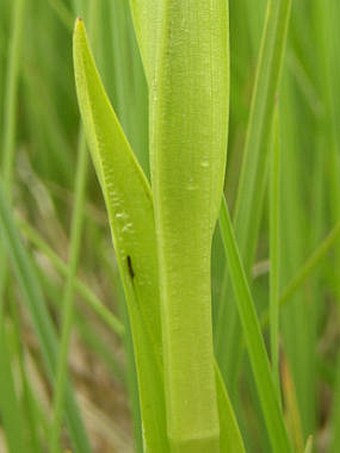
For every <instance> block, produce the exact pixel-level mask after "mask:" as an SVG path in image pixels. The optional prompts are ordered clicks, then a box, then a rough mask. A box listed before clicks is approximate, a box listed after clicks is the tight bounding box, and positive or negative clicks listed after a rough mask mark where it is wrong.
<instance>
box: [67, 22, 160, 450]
mask: <svg viewBox="0 0 340 453" xmlns="http://www.w3.org/2000/svg"><path fill="white" fill-rule="evenodd" d="M74 64H75V75H76V86H77V93H78V99H79V104H80V109H81V113H82V118H83V122H84V127H85V131H86V134H87V140H88V143H89V147H90V151H91V155H92V159H93V162H94V164H95V167H96V171H97V175H98V177H99V180H100V183H101V186H102V190H103V194H104V198H105V201H106V205H107V210H108V213H109V219H110V226H111V231H112V237H113V241H114V246H115V250H116V255H117V261H118V265H119V269H120V274H121V276H122V281H123V286H124V290H125V295H126V302H127V305H128V310H129V316H130V324H131V331H132V336H133V342H134V352H135V360H136V368H137V373H138V383H139V396H140V404H141V413H142V420H143V432H144V442H145V446H146V448H148V449H150V450H151V451H160V449H161V450H162V449H164V451H166V448H167V447H166V445H167V437H166V424H165V408H164V393H163V384H162V381H163V378H162V375H161V369H162V368H161V363H162V358H161V326H160V315H159V305H158V304H159V294H158V277H157V274H156V273H155V272H157V261H156V260H157V254H156V250H155V247H156V244H155V241H154V233H153V232H154V219H153V215H152V198H151V192H150V189H149V185H148V182H147V180H146V178H145V176H144V174H143V172H142V170H141V168H140V166H139V165H138V163H137V161H136V158H135V157H134V155H133V152H132V150H131V148H130V146H129V144H128V142H127V140H126V138H125V136H124V133H123V131H122V129H121V126H120V124H119V122H118V120H117V117H116V115H115V113H114V112H113V110H112V108H111V105H110V103H109V101H108V98H107V96H106V94H105V91H104V88H103V86H102V84H101V82H100V78H99V74H98V72H97V70H96V67H95V64H94V61H93V57H92V55H91V54H90V51H89V48H88V43H87V38H86V34H85V28H84V25H83V22H82V21H81V20H77V23H76V26H75V32H74ZM155 402H156V403H155Z"/></svg>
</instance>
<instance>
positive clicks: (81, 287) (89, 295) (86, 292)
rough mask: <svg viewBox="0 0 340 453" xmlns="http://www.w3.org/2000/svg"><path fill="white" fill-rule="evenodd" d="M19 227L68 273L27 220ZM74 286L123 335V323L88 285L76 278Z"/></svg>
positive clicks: (64, 272) (108, 323)
mask: <svg viewBox="0 0 340 453" xmlns="http://www.w3.org/2000/svg"><path fill="white" fill-rule="evenodd" d="M20 227H21V230H22V232H23V234H24V235H25V236H26V237H27V239H28V240H29V241H30V242H31V243H32V244H34V245H35V246H36V247H37V248H38V249H39V250H40V251H41V252H42V253H44V255H46V257H47V258H48V259H49V260H50V262H51V263H52V265H53V267H54V268H55V269H56V270H57V271H58V272H59V273H60V274H61V275H62V276H63V277H67V275H68V266H67V264H66V263H65V262H64V261H63V260H62V259H61V258H60V257H59V256H58V255H57V254H56V253H55V252H54V251H53V250H52V249H51V247H50V246H49V245H48V244H47V243H46V242H45V241H44V239H43V238H42V237H41V236H40V235H39V234H38V232H37V231H36V230H34V229H33V228H32V227H31V226H30V225H29V224H28V223H27V222H25V221H24V220H21V222H20ZM74 287H75V289H76V291H77V292H78V293H79V295H80V296H81V297H82V298H83V299H84V300H85V301H86V302H87V303H88V304H89V307H91V309H92V310H93V311H94V313H96V314H97V316H98V317H99V318H100V319H101V320H102V321H103V322H104V323H105V324H106V325H107V326H108V327H109V328H110V329H111V330H112V332H115V333H116V334H117V335H118V336H119V337H122V336H123V335H124V325H123V323H122V322H121V321H120V320H119V319H118V318H116V317H115V316H114V314H113V313H111V312H110V311H109V310H108V309H107V308H106V307H105V305H104V304H103V303H102V302H101V300H99V298H98V297H97V296H96V295H95V294H94V293H93V292H92V291H91V290H90V288H88V286H87V285H86V284H85V283H84V282H82V281H81V280H79V278H76V279H75V281H74Z"/></svg>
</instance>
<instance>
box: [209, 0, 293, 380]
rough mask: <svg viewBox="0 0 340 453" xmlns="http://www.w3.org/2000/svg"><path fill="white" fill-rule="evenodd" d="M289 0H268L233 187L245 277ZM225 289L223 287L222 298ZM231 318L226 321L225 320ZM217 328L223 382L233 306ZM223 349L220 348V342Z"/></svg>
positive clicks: (231, 352)
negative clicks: (241, 155)
mask: <svg viewBox="0 0 340 453" xmlns="http://www.w3.org/2000/svg"><path fill="white" fill-rule="evenodd" d="M290 10H291V0H275V1H272V0H270V1H269V2H268V9H267V15H266V20H265V26H264V30H263V36H262V44H261V50H260V55H259V60H258V66H257V73H256V80H255V86H254V89H253V95H252V103H251V110H250V115H249V121H248V127H247V134H246V142H245V149H244V157H243V162H242V168H241V176H240V180H239V184H238V189H237V197H236V204H235V212H234V217H233V220H234V222H233V224H234V226H235V233H236V237H237V241H238V244H239V248H240V252H241V256H242V259H243V263H244V266H245V271H246V273H247V275H249V273H250V269H251V266H252V263H253V259H254V254H255V249H256V244H257V238H258V230H259V224H260V219H261V214H262V207H263V198H264V192H265V187H266V181H267V164H268V150H269V146H268V145H269V143H268V138H269V136H270V132H271V130H272V118H273V111H274V106H275V98H276V96H277V93H278V88H279V82H280V74H281V69H282V63H283V57H284V52H285V47H286V41H287V30H288V23H289V18H290ZM228 297H230V291H229V292H228V291H227V298H228ZM229 320H231V322H230V321H229ZM218 324H219V325H218V329H217V331H218V332H223V331H224V328H223V326H227V331H228V334H227V337H226V338H224V337H222V336H221V335H220V334H219V337H218V338H217V354H218V359H220V358H221V357H222V355H224V356H225V357H226V359H225V360H223V359H222V360H223V362H225V363H224V364H223V363H222V365H223V369H224V370H226V371H225V375H226V376H227V379H228V381H230V382H232V383H233V384H234V383H235V381H236V375H237V369H238V367H237V366H235V364H237V363H239V358H240V354H241V342H240V341H239V319H238V318H237V316H236V314H235V308H233V306H230V305H229V310H228V312H227V310H226V306H225V304H222V305H221V310H220V314H219V320H218ZM225 344H227V345H228V346H227V347H228V353H227V354H225V353H224V352H223V348H224V345H225Z"/></svg>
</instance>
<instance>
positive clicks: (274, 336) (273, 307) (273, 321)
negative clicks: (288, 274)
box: [269, 111, 281, 401]
mask: <svg viewBox="0 0 340 453" xmlns="http://www.w3.org/2000/svg"><path fill="white" fill-rule="evenodd" d="M273 129H274V133H273V145H272V150H271V156H270V157H271V159H270V161H271V164H270V178H269V185H270V189H269V216H270V218H269V242H270V244H269V248H270V257H269V261H270V275H269V278H270V281H269V311H270V323H269V325H270V352H271V366H272V373H273V380H274V383H275V385H276V387H277V391H278V393H277V394H278V398H279V401H280V400H281V392H280V369H279V368H280V364H279V319H280V317H279V312H280V300H279V299H280V169H281V167H280V137H279V134H280V128H279V116H278V111H276V115H275V118H274V127H273Z"/></svg>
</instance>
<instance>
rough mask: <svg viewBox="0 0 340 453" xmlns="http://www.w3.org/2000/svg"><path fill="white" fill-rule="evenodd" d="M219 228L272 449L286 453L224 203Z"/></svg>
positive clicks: (251, 303)
mask: <svg viewBox="0 0 340 453" xmlns="http://www.w3.org/2000/svg"><path fill="white" fill-rule="evenodd" d="M220 228H221V234H222V239H223V243H224V247H225V252H226V255H227V259H228V266H229V272H230V276H231V282H232V285H233V289H234V292H235V298H236V303H237V309H238V313H239V316H240V319H241V324H242V330H243V335H244V338H245V342H246V345H247V351H248V354H249V359H250V362H251V366H252V371H253V375H254V379H255V383H256V386H257V391H258V395H259V399H260V403H261V407H262V411H263V415H264V418H265V422H266V426H267V430H268V434H269V437H270V440H271V444H272V449H273V451H274V452H277V453H282V452H289V451H291V447H290V443H289V439H288V436H287V432H286V428H285V424H284V419H283V415H282V412H281V410H280V405H279V401H278V398H277V391H276V389H275V386H274V383H273V380H272V376H271V372H270V365H269V360H268V356H267V353H266V348H265V345H264V341H263V337H262V334H261V329H260V324H259V321H258V319H257V315H256V310H255V304H254V301H253V299H252V296H251V293H250V289H249V286H248V282H247V278H246V274H245V271H244V268H243V265H242V261H241V257H240V252H239V250H238V246H237V243H236V239H235V235H234V231H233V226H232V223H231V219H230V215H229V212H228V207H227V204H226V202H225V201H224V202H223V204H222V209H221V216H220Z"/></svg>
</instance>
